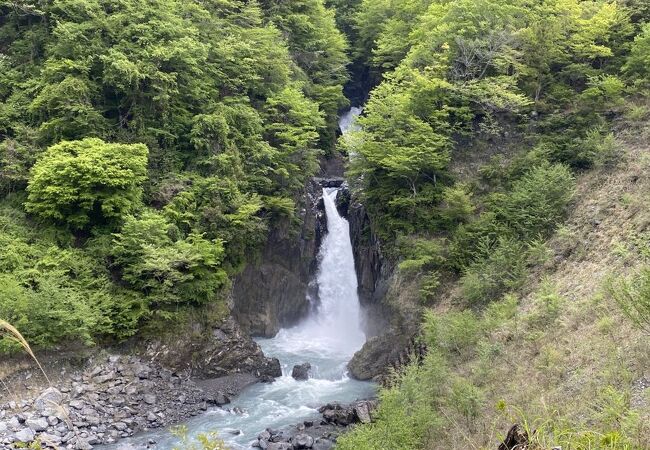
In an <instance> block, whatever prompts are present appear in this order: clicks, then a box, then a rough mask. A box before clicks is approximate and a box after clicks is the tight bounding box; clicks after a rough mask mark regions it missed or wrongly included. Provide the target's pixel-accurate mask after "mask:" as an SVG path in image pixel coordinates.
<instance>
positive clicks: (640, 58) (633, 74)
mask: <svg viewBox="0 0 650 450" xmlns="http://www.w3.org/2000/svg"><path fill="white" fill-rule="evenodd" d="M623 71H624V72H625V74H626V75H627V76H628V77H630V78H632V79H633V80H634V81H633V82H634V84H635V85H636V86H638V87H640V88H645V89H647V88H648V87H650V81H649V80H650V23H648V24H646V25H645V26H644V27H643V30H642V32H641V33H640V34H639V35H637V36H636V37H635V38H634V44H633V45H632V50H631V53H630V56H629V58H628V60H627V63H626V64H625V66H624V67H623Z"/></svg>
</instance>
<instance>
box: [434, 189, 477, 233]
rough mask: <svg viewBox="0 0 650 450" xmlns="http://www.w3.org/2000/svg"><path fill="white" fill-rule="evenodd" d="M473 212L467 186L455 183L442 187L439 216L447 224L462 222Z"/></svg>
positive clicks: (452, 224) (450, 225)
mask: <svg viewBox="0 0 650 450" xmlns="http://www.w3.org/2000/svg"><path fill="white" fill-rule="evenodd" d="M473 213H474V205H473V204H472V195H471V193H470V192H469V190H468V188H467V186H463V185H455V186H452V187H446V188H444V189H443V191H442V206H441V208H440V216H441V218H442V220H443V222H444V223H445V224H446V225H447V226H449V227H452V226H454V225H458V224H460V223H464V222H466V221H467V220H468V219H469V218H470V217H471V215H472V214H473Z"/></svg>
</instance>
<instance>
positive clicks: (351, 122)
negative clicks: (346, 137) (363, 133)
mask: <svg viewBox="0 0 650 450" xmlns="http://www.w3.org/2000/svg"><path fill="white" fill-rule="evenodd" d="M362 112H363V108H361V107H359V106H353V107H352V108H350V109H349V110H348V111H346V112H345V113H343V114H342V115H341V119H340V120H339V128H340V129H341V133H343V134H347V133H349V132H350V131H358V130H359V129H360V127H359V125H357V117H359V116H360V115H361V113H362Z"/></svg>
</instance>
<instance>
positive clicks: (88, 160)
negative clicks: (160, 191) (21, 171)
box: [25, 138, 148, 228]
mask: <svg viewBox="0 0 650 450" xmlns="http://www.w3.org/2000/svg"><path fill="white" fill-rule="evenodd" d="M147 154H148V151H147V147H146V146H144V145H142V144H131V145H129V144H107V143H105V142H104V141H102V140H101V139H95V138H87V139H83V140H81V141H64V142H61V143H59V144H56V145H53V146H51V147H50V148H48V149H47V150H46V151H45V152H44V153H43V154H42V155H41V156H40V157H39V158H38V161H37V162H36V164H35V165H34V167H33V168H32V171H31V175H30V180H29V186H28V188H27V190H28V192H29V197H28V199H27V202H26V203H25V208H26V209H27V211H29V212H31V213H34V214H36V215H38V216H40V217H42V218H44V219H51V220H55V221H57V222H62V223H67V224H68V225H70V226H71V227H72V228H83V227H85V226H86V225H88V224H89V223H92V224H102V223H103V222H105V221H116V220H120V219H121V218H122V216H123V215H124V214H128V213H129V212H132V211H134V210H135V209H136V208H138V207H139V206H140V204H141V201H142V183H143V182H144V181H145V179H146V167H147Z"/></svg>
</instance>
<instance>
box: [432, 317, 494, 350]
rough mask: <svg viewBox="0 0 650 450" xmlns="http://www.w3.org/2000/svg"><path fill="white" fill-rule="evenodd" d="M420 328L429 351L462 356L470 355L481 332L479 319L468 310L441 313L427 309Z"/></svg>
mask: <svg viewBox="0 0 650 450" xmlns="http://www.w3.org/2000/svg"><path fill="white" fill-rule="evenodd" d="M422 329H423V336H424V341H425V342H426V344H427V346H428V347H429V348H430V349H431V351H434V352H435V351H438V352H441V353H442V354H445V355H450V356H454V357H462V358H466V357H468V356H470V355H471V353H472V352H473V351H474V348H475V346H476V343H477V342H478V340H479V338H480V337H481V334H482V325H481V321H480V320H479V318H478V317H477V316H476V315H475V314H474V313H473V312H472V311H469V310H464V311H460V312H456V311H454V312H448V313H446V314H442V315H437V314H435V313H434V312H433V311H431V310H428V311H427V312H426V313H425V316H424V323H423V325H422Z"/></svg>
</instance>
